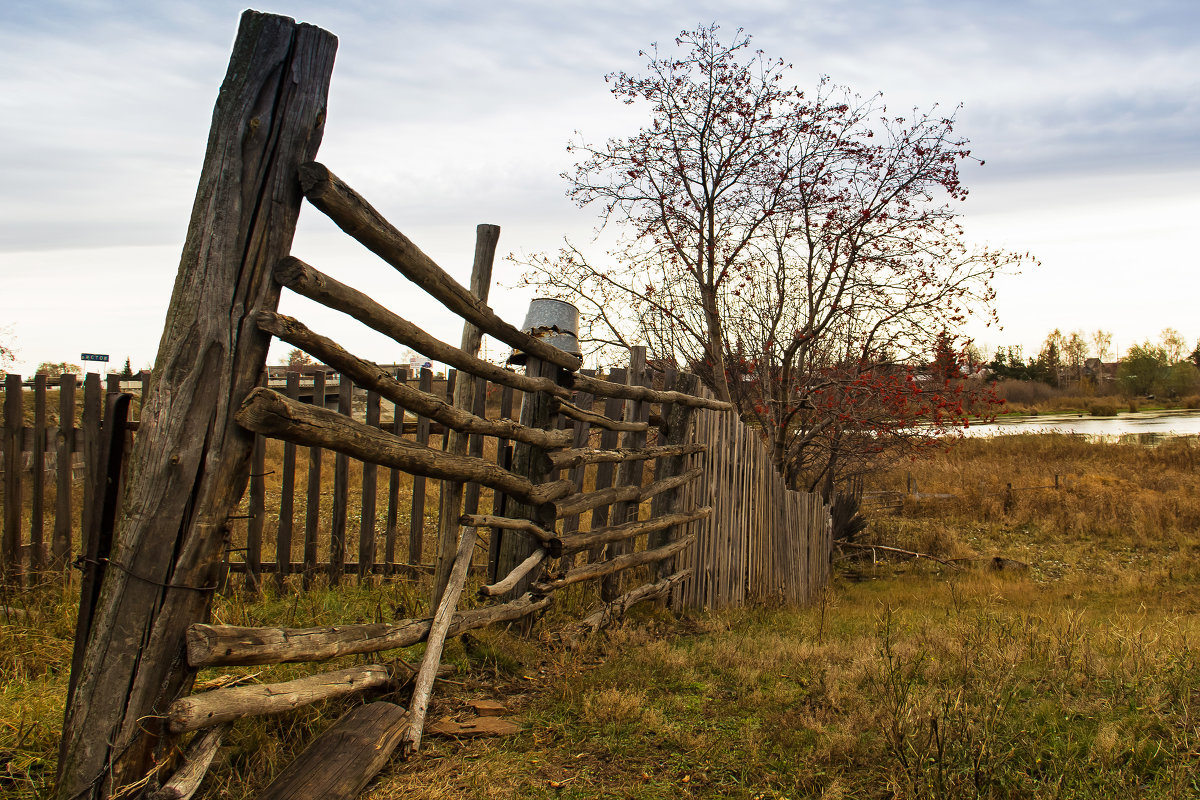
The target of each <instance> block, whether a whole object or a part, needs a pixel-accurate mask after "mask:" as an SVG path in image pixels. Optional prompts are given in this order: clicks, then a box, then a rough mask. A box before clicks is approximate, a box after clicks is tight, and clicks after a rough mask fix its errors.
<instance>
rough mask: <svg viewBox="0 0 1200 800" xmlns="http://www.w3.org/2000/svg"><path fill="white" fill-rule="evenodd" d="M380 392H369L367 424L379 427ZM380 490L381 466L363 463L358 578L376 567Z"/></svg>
mask: <svg viewBox="0 0 1200 800" xmlns="http://www.w3.org/2000/svg"><path fill="white" fill-rule="evenodd" d="M379 406H380V399H379V393H378V392H374V391H369V392H367V412H366V421H367V424H368V425H370V426H372V427H379V417H380V408H379ZM378 490H379V467H378V466H376V465H375V464H372V463H371V462H369V461H364V462H363V465H362V490H361V491H362V506H361V508H360V513H359V517H358V580H359V582H360V583H361V582H362V580H363V578H365V577H366V576H367V575H370V574H372V573H373V571H374V569H375V495H376V493H377V492H378Z"/></svg>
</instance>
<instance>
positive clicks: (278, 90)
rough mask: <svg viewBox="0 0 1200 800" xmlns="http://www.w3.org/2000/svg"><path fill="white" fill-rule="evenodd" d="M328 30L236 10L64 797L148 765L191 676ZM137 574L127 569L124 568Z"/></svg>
mask: <svg viewBox="0 0 1200 800" xmlns="http://www.w3.org/2000/svg"><path fill="white" fill-rule="evenodd" d="M336 49H337V39H336V37H334V36H333V35H332V34H330V33H328V32H326V31H323V30H321V29H320V28H316V27H313V26H311V25H298V24H296V22H295V21H294V20H292V19H289V18H287V17H280V16H275V15H270V14H260V13H258V12H254V11H247V12H245V13H244V14H243V15H242V18H241V25H240V28H239V31H238V36H237V39H236V41H235V42H234V46H233V54H232V56H231V58H230V62H229V70H228V72H227V74H226V77H225V81H224V83H223V84H222V86H221V91H220V95H219V96H218V98H217V104H216V109H215V111H214V113H213V123H212V128H211V131H210V134H209V140H208V149H207V153H206V155H205V159H204V165H203V168H202V170H201V175H200V181H199V185H198V188H197V191H196V199H195V204H194V206H193V209H192V219H191V224H190V226H189V229H188V233H187V238H186V240H185V243H184V246H183V254H182V257H181V259H180V264H179V271H178V273H177V276H176V279H175V288H174V291H173V292H172V296H171V303H170V307H169V309H168V311H167V318H166V325H165V328H164V331H163V334H162V339H161V341H160V344H159V350H158V355H157V358H156V360H155V370H154V374H153V376H152V378H151V381H150V387H149V391H148V396H147V397H146V398H145V401H146V402H145V406H144V408H143V411H142V417H141V423H140V428H139V431H138V437H137V441H136V444H135V447H134V451H133V455H132V468H131V472H130V476H129V482H128V486H127V488H126V491H125V495H124V500H123V509H124V511H125V513H123V514H122V515H121V517H120V519H121V523H120V527H119V528H118V531H117V534H116V542H115V547H114V553H113V560H114V562H116V563H118V564H120V565H121V566H122V567H124V569H110V570H108V571H107V574H106V577H105V582H104V586H103V589H102V591H101V597H100V602H99V605H98V607H97V609H96V615H95V621H94V623H93V627H92V636H91V639H90V642H89V646H88V648H87V653H86V655H85V657H84V663H83V669H82V672H81V675H80V681H79V685H78V689H77V691H76V693H75V700H74V703H73V704H72V706H71V707H70V708H68V709H67V718H66V723H65V725H64V731H63V737H64V739H65V740H66V741H65V744H64V757H63V759H62V760H61V762H60V771H59V785H58V789H57V794H58V797H59V798H63V800H66V798H71V799H72V800H79V798H106V797H110V796H111V795H112V794H113V792H114V791H116V789H117V788H119V787H120V786H122V785H124V784H127V783H132V782H134V781H137V780H139V779H141V778H142V777H143V776H144V775H145V774H146V773H147V772H148V771H149V769H150V766H151V765H152V763H153V761H154V756H155V750H156V749H157V748H158V747H159V746H160V744H162V742H161V740H160V739H159V738H158V733H159V732H158V731H155V730H154V729H155V728H156V727H159V726H158V725H156V723H155V721H156V720H159V719H161V717H162V715H163V713H164V711H165V710H166V707H167V705H168V704H169V702H170V701H171V700H172V699H174V698H175V697H176V696H177V695H179V694H180V693H181V692H182V691H183V690H185V689H186V687H187V686H188V685H189V684H190V682H191V680H192V677H193V673H192V672H191V671H189V670H188V669H187V668H186V667H184V666H182V659H181V658H180V655H181V653H182V648H183V644H184V631H185V629H186V628H187V626H188V625H189V624H190V623H192V622H195V621H197V620H199V619H200V618H201V617H202V616H203V615H204V613H205V610H206V608H207V606H208V603H209V599H210V596H211V592H210V587H211V585H212V583H213V581H214V578H215V574H216V569H217V566H218V564H219V562H220V560H221V545H222V541H223V538H224V535H225V530H226V525H227V522H226V520H227V517H228V516H229V513H230V511H231V510H232V508H233V507H234V505H235V503H236V502H237V500H238V498H239V497H240V496H241V494H242V490H243V488H244V486H245V483H246V478H247V476H248V474H249V467H250V451H251V447H252V444H253V437H252V436H251V435H250V434H248V433H247V432H246V431H244V430H243V429H242V428H240V427H239V426H238V425H237V424H236V423H235V422H234V420H233V414H234V412H235V411H237V408H238V406H239V405H240V404H241V402H242V399H243V398H244V397H245V396H246V394H247V393H248V392H249V391H250V390H251V389H252V388H253V387H254V386H255V385H256V384H257V383H258V380H259V376H260V374H261V373H262V370H263V367H264V365H265V364H266V356H267V347H268V344H269V339H268V337H267V336H266V335H265V334H263V333H261V332H260V331H259V330H258V328H257V327H256V326H255V324H254V319H253V315H254V313H255V312H257V311H259V310H263V309H268V310H270V309H274V308H275V307H276V305H277V303H278V300H279V286H278V284H276V283H275V281H274V280H273V278H272V269H273V267H274V266H275V264H276V263H278V262H279V260H280V259H281V258H283V257H284V256H285V255H287V253H288V251H289V250H290V249H291V243H292V237H293V235H294V233H295V226H296V219H297V217H298V215H299V211H300V202H301V189H300V184H299V180H298V178H297V170H298V169H299V166H300V164H302V163H304V162H306V161H309V160H311V159H312V158H313V157H314V156H315V155H316V151H317V147H318V145H319V144H320V141H321V136H322V133H323V129H324V122H325V110H326V102H327V95H328V90H329V80H330V76H331V74H332V71H333V59H334V53H335V52H336ZM133 576H137V577H136V578H134V577H133Z"/></svg>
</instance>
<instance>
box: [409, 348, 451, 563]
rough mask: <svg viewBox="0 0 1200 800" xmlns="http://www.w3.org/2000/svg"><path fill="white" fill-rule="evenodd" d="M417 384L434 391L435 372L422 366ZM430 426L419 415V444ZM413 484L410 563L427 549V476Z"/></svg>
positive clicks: (425, 442)
mask: <svg viewBox="0 0 1200 800" xmlns="http://www.w3.org/2000/svg"><path fill="white" fill-rule="evenodd" d="M447 383H448V381H447ZM417 386H418V388H420V390H421V391H422V392H431V391H433V372H432V371H431V370H430V369H429V368H428V367H421V377H420V380H419V382H418V384H417ZM429 427H430V426H429V419H428V418H427V417H421V416H418V417H417V435H416V441H417V444H419V445H421V446H426V445H428V444H429ZM443 438H444V437H443ZM412 486H413V488H412V504H411V506H410V513H409V518H408V563H409V564H420V563H421V555H422V551H423V550H424V549H425V477H424V476H423V475H414V476H413V479H412Z"/></svg>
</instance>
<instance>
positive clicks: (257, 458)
mask: <svg viewBox="0 0 1200 800" xmlns="http://www.w3.org/2000/svg"><path fill="white" fill-rule="evenodd" d="M266 451H267V440H266V438H265V437H263V436H258V435H256V436H255V437H254V449H253V450H252V451H251V452H250V507H249V509H248V512H249V514H250V519H249V520H247V524H246V587H247V588H249V589H258V587H259V582H258V581H259V576H260V575H261V574H262V535H263V527H264V523H265V522H266V520H265V517H266V515H267V509H266V505H267V503H266V493H267V484H266V476H265V475H264V474H263V473H265V472H266V471H267V452H266Z"/></svg>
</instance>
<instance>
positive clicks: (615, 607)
mask: <svg viewBox="0 0 1200 800" xmlns="http://www.w3.org/2000/svg"><path fill="white" fill-rule="evenodd" d="M691 574H692V571H691V570H690V569H684V570H680V571H679V572H676V573H674V574H672V575H668V576H667V577H665V578H663V579H662V580H660V581H657V582H652V583H643V584H642V585H641V586H639V587H637V588H636V589H631V590H630V591H628V592H626V593H625V594H623V595H621V596H620V597H618V598H617V599H616V600H613V601H612V602H611V603H607V604H605V605H603V606H601V607H600V608H599V609H597V610H596V611H593V612H592V613H591V614H588V615H587V616H586V617H584V618H583V619H581V620H580V621H579V622H577V623H575V624H574V625H572V626H571V627H570V628H569V629H568V630H566V631H563V632H562V633H560V634H559V635H558V638H559V639H561V640H563V641H566V642H570V643H574V641H575V640H576V639H577V638H578V637H579V636H580V635H584V634H589V633H596V632H597V631H599V630H601V629H603V628H607V627H608V626H609V625H611V624H613V623H614V622H616V621H617V620H619V619H621V618H622V617H624V616H625V614H626V613H628V611H629V609H631V608H633V607H634V606H636V605H638V604H639V603H645V602H646V601H648V600H657V599H658V598H660V597H665V596H666V595H667V593H668V592H670V591H671V589H673V588H675V587H676V586H678V585H679V584H680V583H683V581H684V580H686V579H687V578H688V577H689V576H690V575H691Z"/></svg>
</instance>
